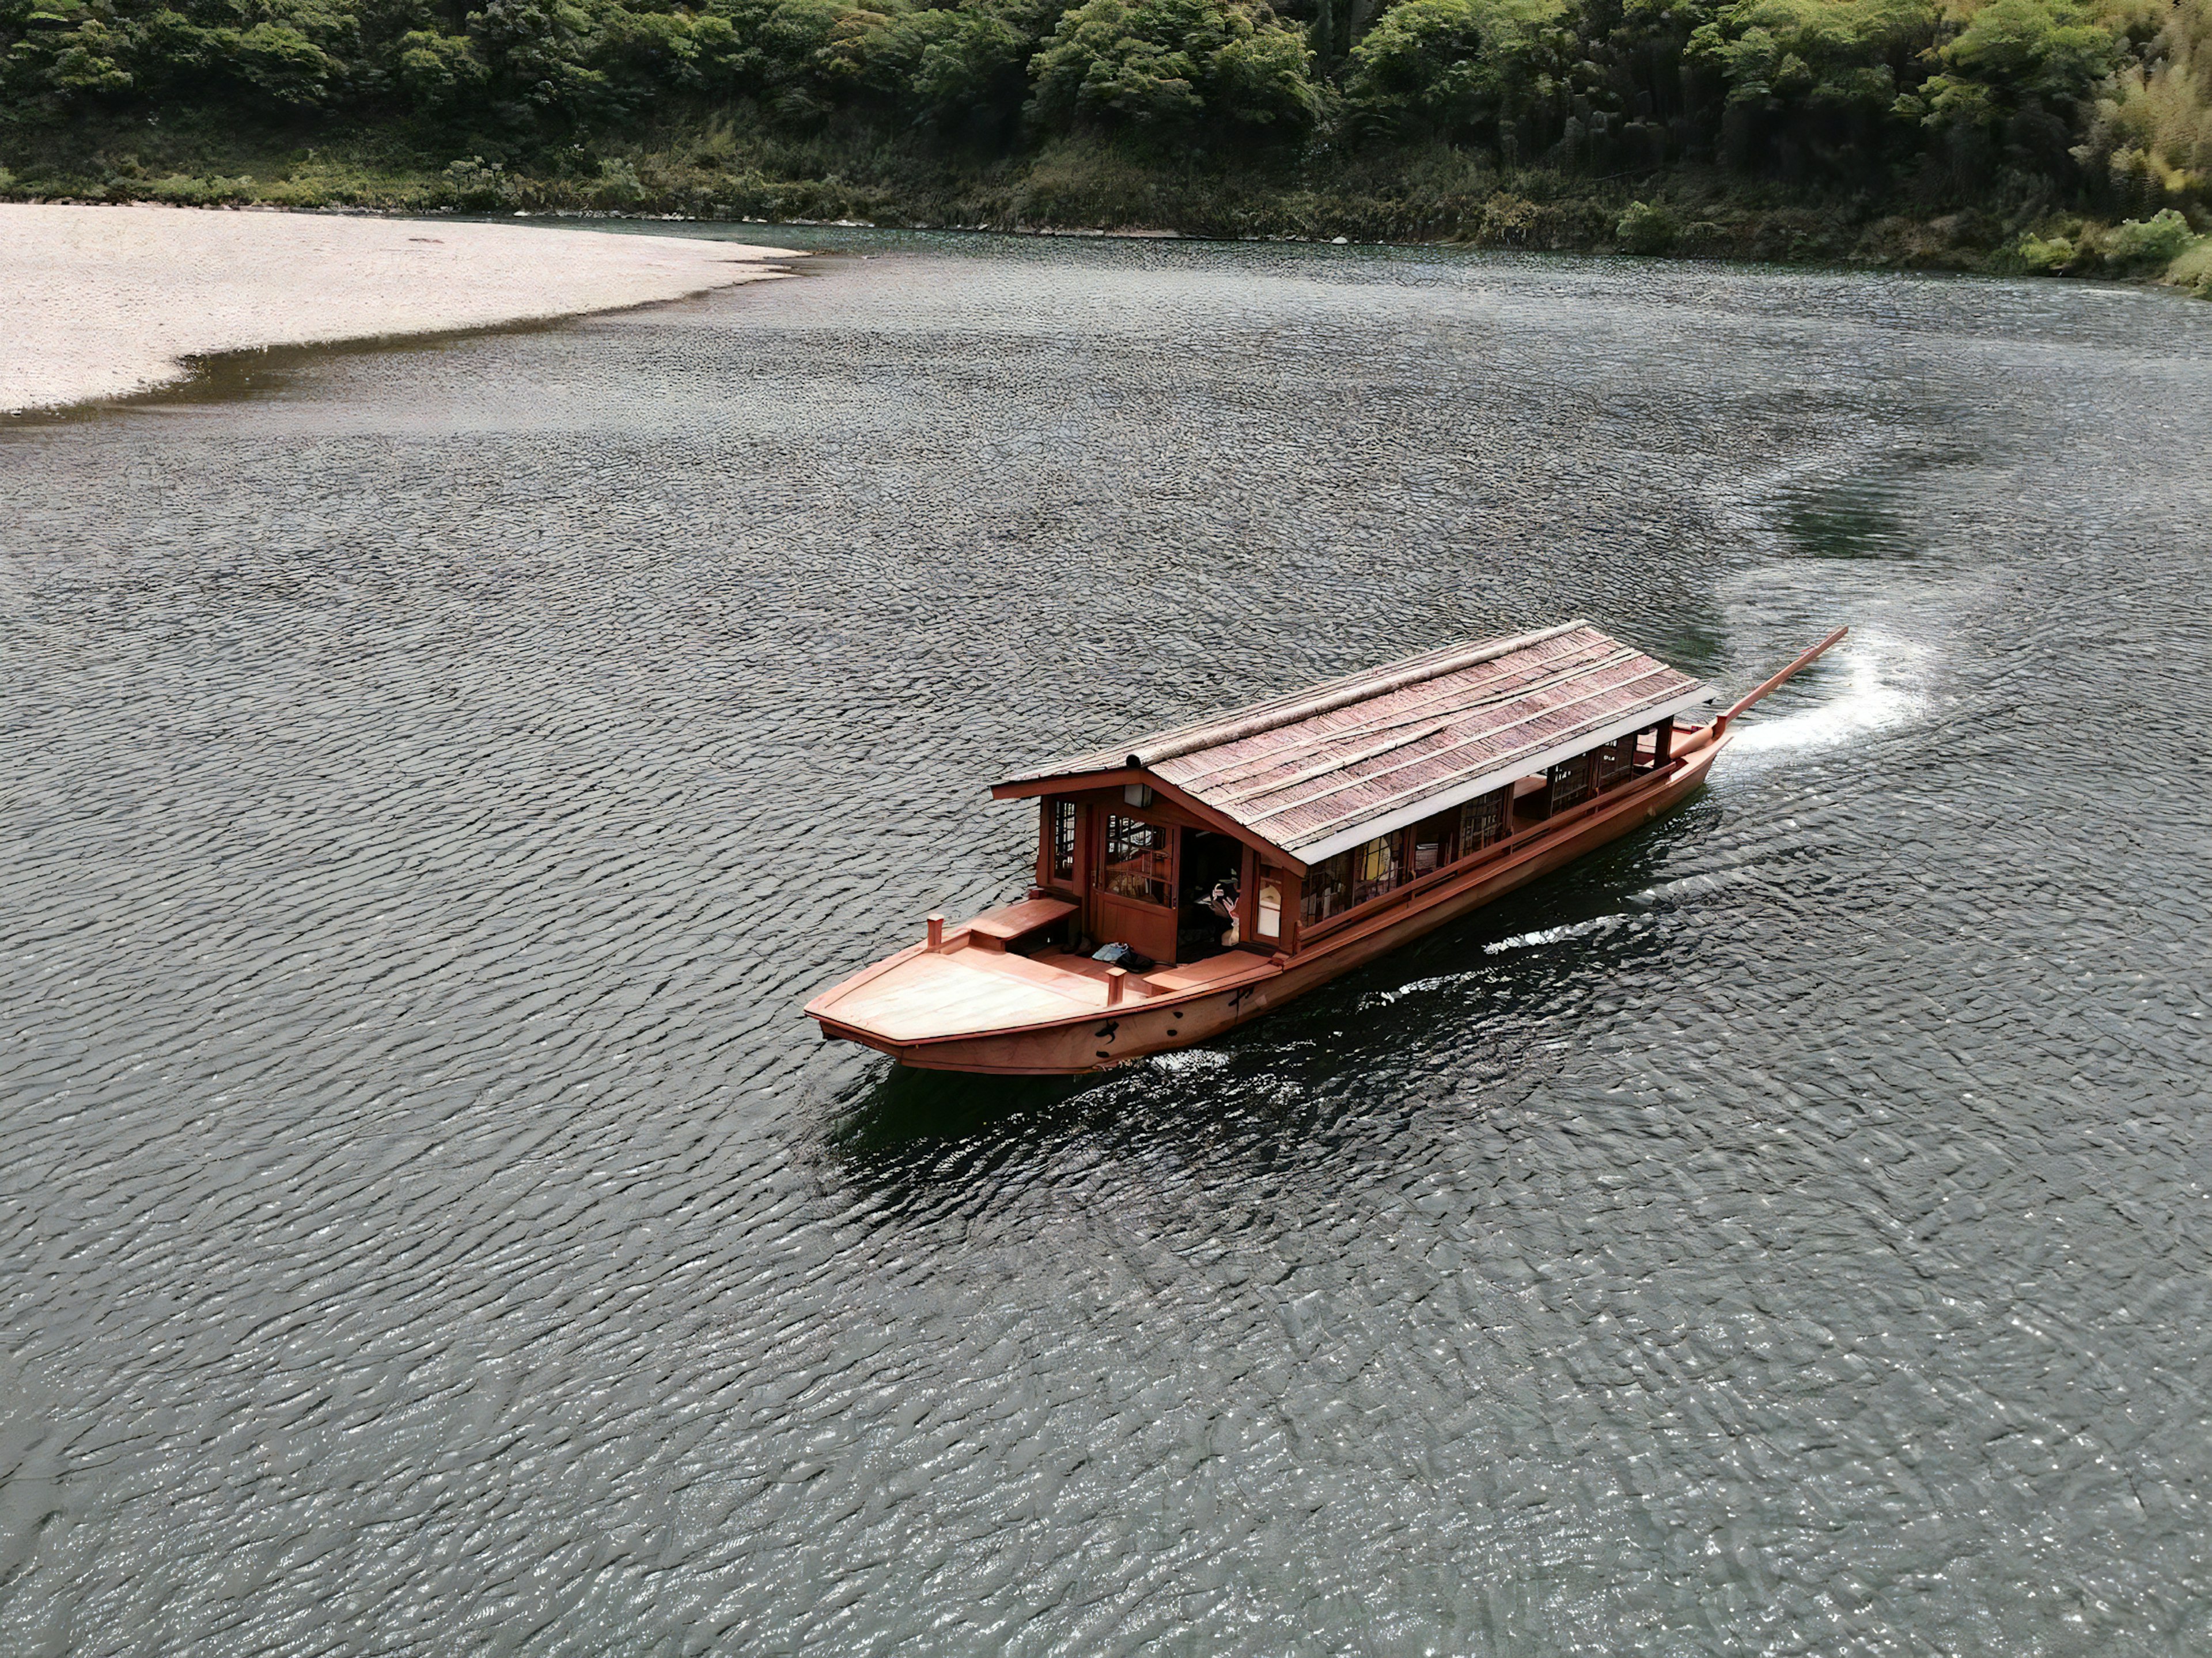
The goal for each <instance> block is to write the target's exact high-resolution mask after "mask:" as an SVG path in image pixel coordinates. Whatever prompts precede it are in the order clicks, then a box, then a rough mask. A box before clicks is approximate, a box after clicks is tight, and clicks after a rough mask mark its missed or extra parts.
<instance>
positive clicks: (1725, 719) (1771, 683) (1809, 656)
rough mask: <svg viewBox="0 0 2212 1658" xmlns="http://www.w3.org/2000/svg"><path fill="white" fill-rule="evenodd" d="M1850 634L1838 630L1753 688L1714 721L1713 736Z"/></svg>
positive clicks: (1844, 629)
mask: <svg viewBox="0 0 2212 1658" xmlns="http://www.w3.org/2000/svg"><path fill="white" fill-rule="evenodd" d="M1849 632H1850V629H1849V628H1838V629H1836V630H1835V632H1833V633H1832V634H1830V635H1828V636H1827V637H1826V639H1824V640H1822V641H1820V643H1819V644H1817V645H1815V646H1814V647H1813V648H1812V649H1811V650H1809V651H1808V652H1806V653H1804V655H1802V656H1801V657H1799V658H1798V659H1796V661H1794V662H1792V663H1791V664H1790V665H1789V666H1788V667H1786V668H1784V670H1783V671H1781V672H1780V673H1778V674H1776V675H1775V676H1774V677H1773V678H1771V679H1769V680H1765V681H1763V682H1761V683H1759V684H1757V685H1754V686H1753V687H1752V688H1751V689H1750V690H1748V691H1747V692H1746V693H1745V694H1744V695H1742V696H1741V697H1740V698H1738V699H1737V701H1736V703H1735V707H1733V708H1730V709H1729V711H1728V712H1727V713H1726V714H1723V715H1722V716H1721V717H1720V718H1719V719H1717V720H1714V721H1713V735H1714V736H1715V737H1718V736H1719V735H1720V734H1721V733H1722V732H1724V731H1726V730H1727V729H1728V726H1729V720H1733V719H1735V717H1736V715H1738V714H1741V713H1742V712H1743V711H1744V710H1745V709H1746V708H1749V707H1750V706H1751V705H1752V704H1753V703H1754V702H1756V701H1759V698H1760V697H1762V696H1764V695H1766V694H1767V693H1768V692H1769V691H1771V690H1773V689H1775V688H1776V687H1778V686H1779V685H1784V684H1786V683H1789V680H1790V676H1791V675H1793V674H1795V673H1796V672H1797V671H1799V670H1800V669H1802V668H1803V667H1805V666H1806V665H1808V664H1809V663H1811V662H1813V661H1814V660H1815V659H1817V658H1819V656H1820V654H1821V653H1822V652H1824V651H1826V650H1827V649H1829V648H1830V647H1832V646H1833V645H1835V644H1836V643H1837V642H1838V641H1839V640H1841V639H1842V638H1843V636H1844V635H1845V634H1847V633H1849Z"/></svg>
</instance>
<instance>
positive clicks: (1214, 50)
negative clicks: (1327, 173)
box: [1029, 0, 1318, 137]
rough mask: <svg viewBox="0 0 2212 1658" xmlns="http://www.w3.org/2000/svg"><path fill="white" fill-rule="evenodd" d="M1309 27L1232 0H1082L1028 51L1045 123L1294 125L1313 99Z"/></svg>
mask: <svg viewBox="0 0 2212 1658" xmlns="http://www.w3.org/2000/svg"><path fill="white" fill-rule="evenodd" d="M1311 64H1312V53H1311V52H1309V51H1308V50H1307V47H1306V43H1305V39H1304V35H1303V34H1302V33H1300V32H1299V31H1298V30H1297V29H1294V28H1291V27H1288V26H1287V25H1285V24H1284V23H1282V22H1281V21H1279V20H1278V19H1277V18H1276V16H1275V15H1274V13H1273V12H1272V11H1270V10H1268V9H1267V8H1266V7H1264V6H1253V5H1243V4H1237V3H1230V0H1086V3H1085V4H1084V5H1082V6H1079V7H1078V8H1076V9H1074V10H1072V11H1069V12H1067V13H1066V14H1065V15H1062V17H1061V18H1060V24H1059V27H1056V28H1055V29H1054V31H1053V34H1052V38H1051V39H1049V40H1048V42H1046V44H1045V46H1043V48H1042V50H1041V51H1039V52H1037V54H1036V57H1035V58H1031V59H1030V75H1031V76H1032V78H1033V80H1034V82H1035V84H1036V91H1035V93H1034V94H1033V95H1032V96H1031V98H1030V110H1029V112H1030V118H1032V119H1033V120H1034V121H1036V124H1037V125H1040V126H1042V127H1045V128H1061V129H1066V128H1072V127H1093V128H1097V129H1101V130H1104V131H1127V132H1136V133H1146V134H1152V135H1157V136H1161V137H1165V136H1169V135H1172V134H1177V133H1188V132H1194V131H1201V130H1206V129H1211V130H1212V131H1216V132H1217V133H1221V134H1224V135H1226V134H1228V133H1241V134H1243V135H1244V136H1246V137H1250V136H1253V135H1255V134H1258V133H1263V132H1265V133H1272V134H1273V135H1275V136H1279V137H1295V136H1296V135H1297V134H1299V133H1302V132H1304V131H1305V130H1306V129H1307V128H1309V127H1310V125H1312V123H1313V119H1314V115H1315V112H1316V109H1317V107H1318V94H1316V89H1315V87H1314V83H1313V79H1312V75H1311V72H1310V71H1311Z"/></svg>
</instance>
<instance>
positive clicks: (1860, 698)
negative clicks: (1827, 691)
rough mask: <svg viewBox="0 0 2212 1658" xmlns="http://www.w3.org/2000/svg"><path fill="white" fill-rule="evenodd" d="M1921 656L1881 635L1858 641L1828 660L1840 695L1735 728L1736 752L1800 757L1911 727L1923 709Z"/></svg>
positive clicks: (1857, 637)
mask: <svg viewBox="0 0 2212 1658" xmlns="http://www.w3.org/2000/svg"><path fill="white" fill-rule="evenodd" d="M1925 654H1926V653H1925V652H1924V651H1923V650H1922V649H1920V648H1919V647H1916V646H1914V645H1912V644H1910V643H1908V642H1907V641H1903V640H1899V639H1896V638H1893V637H1891V636H1889V635H1881V634H1870V635H1857V634H1855V635H1852V637H1851V638H1850V640H1848V641H1845V643H1844V645H1843V647H1841V648H1840V649H1838V650H1837V651H1836V652H1834V653H1832V655H1831V657H1830V658H1829V660H1830V661H1832V663H1833V664H1834V665H1835V666H1836V667H1838V668H1840V669H1842V670H1843V671H1844V685H1843V688H1842V689H1841V690H1839V691H1838V692H1836V693H1835V694H1833V695H1830V696H1828V697H1827V698H1826V700H1824V701H1821V702H1820V703H1819V704H1818V705H1816V706H1815V707H1813V708H1805V709H1802V710H1801V711H1799V712H1798V713H1796V714H1782V715H1779V716H1778V717H1775V718H1771V719H1765V720H1747V721H1746V722H1745V723H1744V724H1742V725H1741V726H1737V727H1736V728H1735V744H1734V749H1735V753H1736V754H1737V755H1739V756H1741V755H1747V754H1778V753H1790V754H1795V753H1802V752H1803V751H1805V750H1814V749H1825V748H1832V747H1833V746H1835V745H1836V744H1842V743H1848V742H1852V741H1855V740H1856V739H1857V738H1861V737H1863V736H1865V735H1867V734H1869V732H1878V731H1887V730H1890V729H1892V728H1893V727H1896V726H1905V725H1910V724H1911V723H1912V722H1913V721H1914V720H1917V719H1918V718H1919V717H1920V715H1921V714H1922V712H1923V709H1924V708H1925V707H1926V701H1927V699H1926V697H1925V695H1924V694H1923V692H1922V691H1921V689H1919V687H1920V686H1921V685H1922V684H1924V683H1925V679H1924V676H1923V674H1922V673H1921V672H1920V671H1919V669H1920V665H1921V661H1922V659H1923V657H1924V656H1925Z"/></svg>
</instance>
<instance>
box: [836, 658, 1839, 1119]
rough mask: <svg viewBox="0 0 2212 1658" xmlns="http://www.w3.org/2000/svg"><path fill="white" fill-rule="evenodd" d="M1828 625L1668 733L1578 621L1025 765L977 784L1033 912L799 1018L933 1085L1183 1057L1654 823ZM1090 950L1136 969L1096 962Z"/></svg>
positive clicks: (876, 974) (1652, 696)
mask: <svg viewBox="0 0 2212 1658" xmlns="http://www.w3.org/2000/svg"><path fill="white" fill-rule="evenodd" d="M1845 631H1846V630H1845V629H1840V628H1839V629H1837V630H1836V631H1835V632H1834V633H1832V634H1831V635H1829V636H1828V637H1827V638H1826V639H1824V640H1822V641H1820V644H1818V645H1816V646H1814V647H1813V648H1812V649H1811V650H1808V651H1807V652H1806V653H1804V654H1803V655H1802V656H1800V657H1798V658H1797V659H1796V660H1795V661H1794V662H1792V663H1790V665H1788V666H1787V667H1785V668H1784V669H1783V670H1782V671H1780V672H1779V673H1777V674H1776V675H1774V676H1773V677H1771V678H1770V679H1768V680H1766V681H1765V683H1763V684H1760V685H1759V686H1757V687H1756V688H1754V689H1753V690H1752V691H1751V692H1750V693H1749V694H1748V695H1746V696H1744V697H1743V698H1742V699H1741V700H1740V701H1737V702H1736V703H1735V705H1734V706H1733V707H1731V708H1729V709H1728V710H1726V712H1724V713H1723V714H1720V715H1719V716H1718V717H1717V718H1716V719H1714V720H1712V721H1711V723H1710V724H1705V725H1700V724H1698V723H1695V722H1694V721H1692V720H1687V719H1686V717H1685V716H1686V714H1687V713H1688V711H1689V710H1691V709H1692V708H1699V707H1701V706H1705V705H1707V704H1709V703H1711V701H1715V700H1717V699H1716V698H1714V697H1713V695H1712V694H1711V687H1709V686H1707V685H1705V684H1703V683H1699V681H1697V680H1695V679H1693V678H1692V677H1690V676H1689V675H1687V674H1685V673H1682V672H1680V671H1678V670H1676V669H1674V668H1672V667H1669V666H1668V665H1666V664H1665V663H1663V662H1660V661H1657V660H1655V659H1653V658H1651V657H1649V656H1645V655H1644V654H1643V653H1640V652H1638V651H1636V650H1633V649H1632V648H1631V647H1628V646H1626V645H1623V644H1621V643H1620V641H1617V640H1613V639H1610V638H1608V637H1607V635H1604V634H1602V633H1601V632H1599V631H1598V630H1597V629H1595V628H1593V627H1591V626H1590V625H1589V623H1586V622H1579V621H1577V622H1568V623H1561V624H1560V625H1559V626H1557V627H1553V628H1547V629H1543V630H1541V632H1536V633H1528V634H1522V635H1518V636H1516V637H1514V638H1510V639H1498V640H1491V641H1484V642H1480V643H1470V644H1462V645H1454V646H1450V647H1446V648H1444V649H1443V650H1437V651H1431V652H1430V653H1427V654H1425V655H1423V656H1418V657H1413V658H1411V659H1408V660H1407V661H1403V662H1396V663H1392V664H1390V665H1388V666H1386V667H1381V668H1376V669H1375V670H1373V671H1370V672H1367V673H1363V674H1355V675H1353V676H1352V677H1348V678H1345V679H1339V680H1334V681H1332V682H1330V683H1327V684H1322V685H1316V686H1314V687H1313V688H1312V689H1308V690H1304V691H1300V692H1297V693H1296V694H1295V695H1290V696H1285V697H1281V698H1278V699H1276V700H1274V701H1268V702H1263V703H1260V704H1257V705H1255V706H1254V707H1252V708H1243V709H1239V710H1238V711H1237V712H1236V713H1233V714H1225V715H1223V716H1221V717H1220V718H1218V719H1215V720H1207V721H1205V722H1203V723H1201V724H1199V725H1195V726H1183V727H1181V728H1179V729H1177V730H1174V731H1168V732H1159V733H1157V734H1155V735H1153V736H1151V737H1146V738H1138V739H1137V740H1136V741H1135V742H1133V743H1127V744H1115V746H1114V747H1113V748H1110V749H1106V750H1099V751H1098V752H1097V753H1094V754H1087V755H1080V756H1075V757H1073V758H1071V759H1066V760H1061V761H1057V762H1054V763H1052V764H1050V765H1048V766H1043V767H1041V768H1035V769H1032V770H1029V771H1025V772H1021V773H1018V774H1016V775H1014V776H1012V777H1010V778H1008V779H1006V780H1005V781H1004V782H1001V783H999V784H997V785H996V786H994V787H993V789H992V791H991V793H992V795H993V797H994V799H1002V800H1005V799H1035V800H1036V801H1038V802H1039V803H1040V804H1039V810H1038V829H1037V853H1036V884H1034V885H1033V886H1032V887H1031V888H1030V893H1029V896H1028V897H1027V898H1025V899H1024V900H1023V901H1022V902H1018V903H1013V904H1008V905H1006V906H1004V907H1002V908H997V909H994V910H990V911H987V912H986V913H985V914H981V915H978V916H976V917H975V919H974V920H969V921H967V922H964V923H962V924H961V925H959V926H951V927H948V926H946V925H945V918H944V917H943V916H941V915H932V916H930V917H929V918H928V920H927V929H926V933H925V936H924V938H922V939H921V942H919V943H917V944H912V945H909V946H908V948H906V949H905V950H901V951H899V952H898V953H897V954H896V955H895V956H891V957H887V958H886V959H884V960H883V961H881V962H878V963H876V964H875V965H874V966H872V967H870V968H866V969H863V970H862V971H860V972H859V973H856V974H854V975H853V976H852V977H850V978H848V979H847V980H845V981H843V982H842V983H841V984H839V985H836V987H833V988H831V989H829V990H826V991H824V992H823V993H821V994H820V995H819V996H817V997H816V998H815V999H813V1000H812V1001H811V1002H810V1003H808V1004H807V1006H806V1011H807V1013H808V1015H809V1016H810V1017H812V1018H813V1019H815V1020H816V1021H817V1023H819V1024H820V1025H821V1027H822V1030H823V1035H827V1036H829V1037H833V1038H842V1039H843V1040H845V1041H848V1042H864V1043H866V1044H867V1045H868V1046H869V1047H871V1048H880V1049H882V1050H883V1051H884V1053H886V1054H892V1055H894V1056H896V1058H897V1059H899V1060H902V1062H903V1063H905V1064H907V1065H910V1066H923V1067H926V1068H929V1069H934V1070H945V1071H976V1072H1003V1073H1009V1074H1023V1075H1048V1076H1049V1075H1066V1074H1073V1073H1075V1072H1085V1071H1103V1070H1106V1069H1108V1068H1109V1067H1111V1066H1117V1065H1122V1064H1126V1063H1127V1062H1128V1061H1129V1060H1134V1059H1139V1058H1141V1057H1143V1056H1144V1055H1146V1054H1158V1053H1162V1052H1164V1051H1166V1050H1169V1049H1171V1048H1188V1047H1190V1046H1191V1045H1192V1044H1193V1043H1195V1042H1204V1041H1206V1039H1207V1038H1209V1037H1212V1036H1217V1035H1220V1034H1221V1033H1222V1032H1223V1031H1225V1030H1227V1029H1231V1027H1233V1026H1236V1025H1240V1024H1243V1023H1246V1022H1247V1021H1249V1020H1251V1019H1255V1018H1257V1017H1260V1016H1261V1014H1263V1013H1265V1012H1267V1010H1268V1009H1270V1008H1273V1007H1279V1006H1280V1005H1282V1004H1284V1003H1285V1002H1287V1001H1289V1000H1290V999H1291V998H1293V997H1296V996H1301V995H1304V993H1306V992H1307V991H1310V990H1311V989H1313V988H1314V987H1316V985H1320V984H1323V983H1326V982H1327V981H1328V980H1331V979H1334V978H1335V977H1336V976H1337V975H1340V974H1342V973H1346V972H1349V971H1351V970H1352V969H1354V968H1356V967H1359V966H1361V965H1363V964H1364V963H1367V962H1370V961H1372V960H1373V959H1374V958H1375V957H1377V956H1380V955H1382V954H1383V953H1384V952H1385V951H1386V950H1395V949H1396V948H1397V947H1398V946H1399V945H1400V944H1405V943H1406V942H1407V941H1408V940H1409V939H1413V938H1419V936H1420V935H1421V934H1423V933H1425V932H1429V931H1431V929H1433V928H1436V927H1439V926H1443V925H1445V924H1446V923H1447V922H1449V921H1453V920H1457V919H1459V918H1460V917H1461V916H1463V915H1465V914H1468V912H1469V911H1471V910H1474V909H1476V908H1480V907H1481V906H1482V905H1484V904H1486V903H1488V902H1490V901H1491V900H1492V899H1493V898H1496V897H1498V896H1500V895H1501V894H1504V893H1507V892H1510V891H1511V890H1514V889H1515V888H1516V887H1519V886H1523V885H1526V884H1528V882H1530V881H1534V880H1535V879H1537V878H1540V877H1541V876H1544V875H1547V874H1549V873H1550V872H1552V871H1553V870H1555V869H1558V868H1559V866H1560V865H1563V864H1566V863H1569V862H1571V861H1572V860H1573V859H1577V858H1579V857H1581V856H1583V854H1584V853H1588V852H1589V851H1592V850H1593V849H1595V848H1596V847H1601V846H1603V845H1605V844H1606V843H1607V841H1613V840H1616V839H1618V838H1619V837H1620V836H1621V835H1626V833H1628V832H1629V831H1630V830H1631V829H1635V828H1636V827H1638V825H1639V824H1643V823H1649V822H1650V820H1651V819H1653V818H1655V817H1658V816H1659V815H1660V814H1661V813H1662V812H1664V811H1668V809H1669V808H1671V807H1673V806H1674V805H1676V804H1678V803H1679V802H1680V800H1682V799H1683V798H1684V797H1685V796H1686V795H1688V794H1689V793H1691V792H1692V790H1694V789H1696V788H1697V787H1698V786H1699V785H1700V784H1701V783H1702V782H1704V780H1705V774H1706V773H1707V771H1708V770H1710V769H1711V766H1712V763H1713V762H1714V760H1715V759H1716V758H1717V756H1719V754H1720V752H1721V750H1723V748H1724V747H1725V746H1727V744H1728V742H1729V722H1730V721H1731V720H1734V719H1735V717H1736V716H1737V715H1738V714H1741V713H1742V712H1743V711H1744V710H1745V709H1746V708H1749V707H1750V706H1751V705H1752V704H1753V702H1755V701H1758V700H1759V698H1760V697H1762V696H1764V695H1766V694H1767V693H1768V692H1769V691H1771V690H1772V689H1775V687H1776V686H1778V685H1779V684H1781V683H1783V682H1784V680H1786V679H1788V678H1789V677H1790V676H1791V675H1792V674H1794V673H1796V671H1798V670H1799V669H1801V668H1802V667H1804V666H1805V665H1807V664H1808V663H1809V662H1811V661H1812V660H1813V659H1814V658H1815V657H1817V656H1819V655H1820V653H1822V652H1824V651H1826V650H1827V649H1828V648H1829V647H1831V646H1832V645H1834V644H1835V643H1836V642H1837V641H1838V640H1840V639H1841V638H1843V637H1844V632H1845ZM1232 883H1233V894H1232V893H1231V885H1230V884H1232ZM1209 896H1212V897H1213V899H1214V902H1213V903H1212V906H1211V907H1210V908H1208V907H1206V905H1205V901H1206V899H1207V898H1208V897H1209ZM1232 923H1233V925H1232ZM1105 944H1122V945H1126V946H1127V947H1129V949H1130V950H1133V952H1134V953H1135V956H1136V957H1138V958H1139V961H1138V963H1133V964H1132V965H1139V964H1140V963H1142V961H1143V958H1149V959H1150V963H1151V964H1150V965H1144V966H1142V969H1141V970H1135V971H1133V970H1131V969H1130V968H1129V967H1124V966H1119V965H1109V963H1105V962H1102V961H1099V960H1097V959H1095V952H1096V950H1097V947H1099V946H1101V945H1105Z"/></svg>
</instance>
